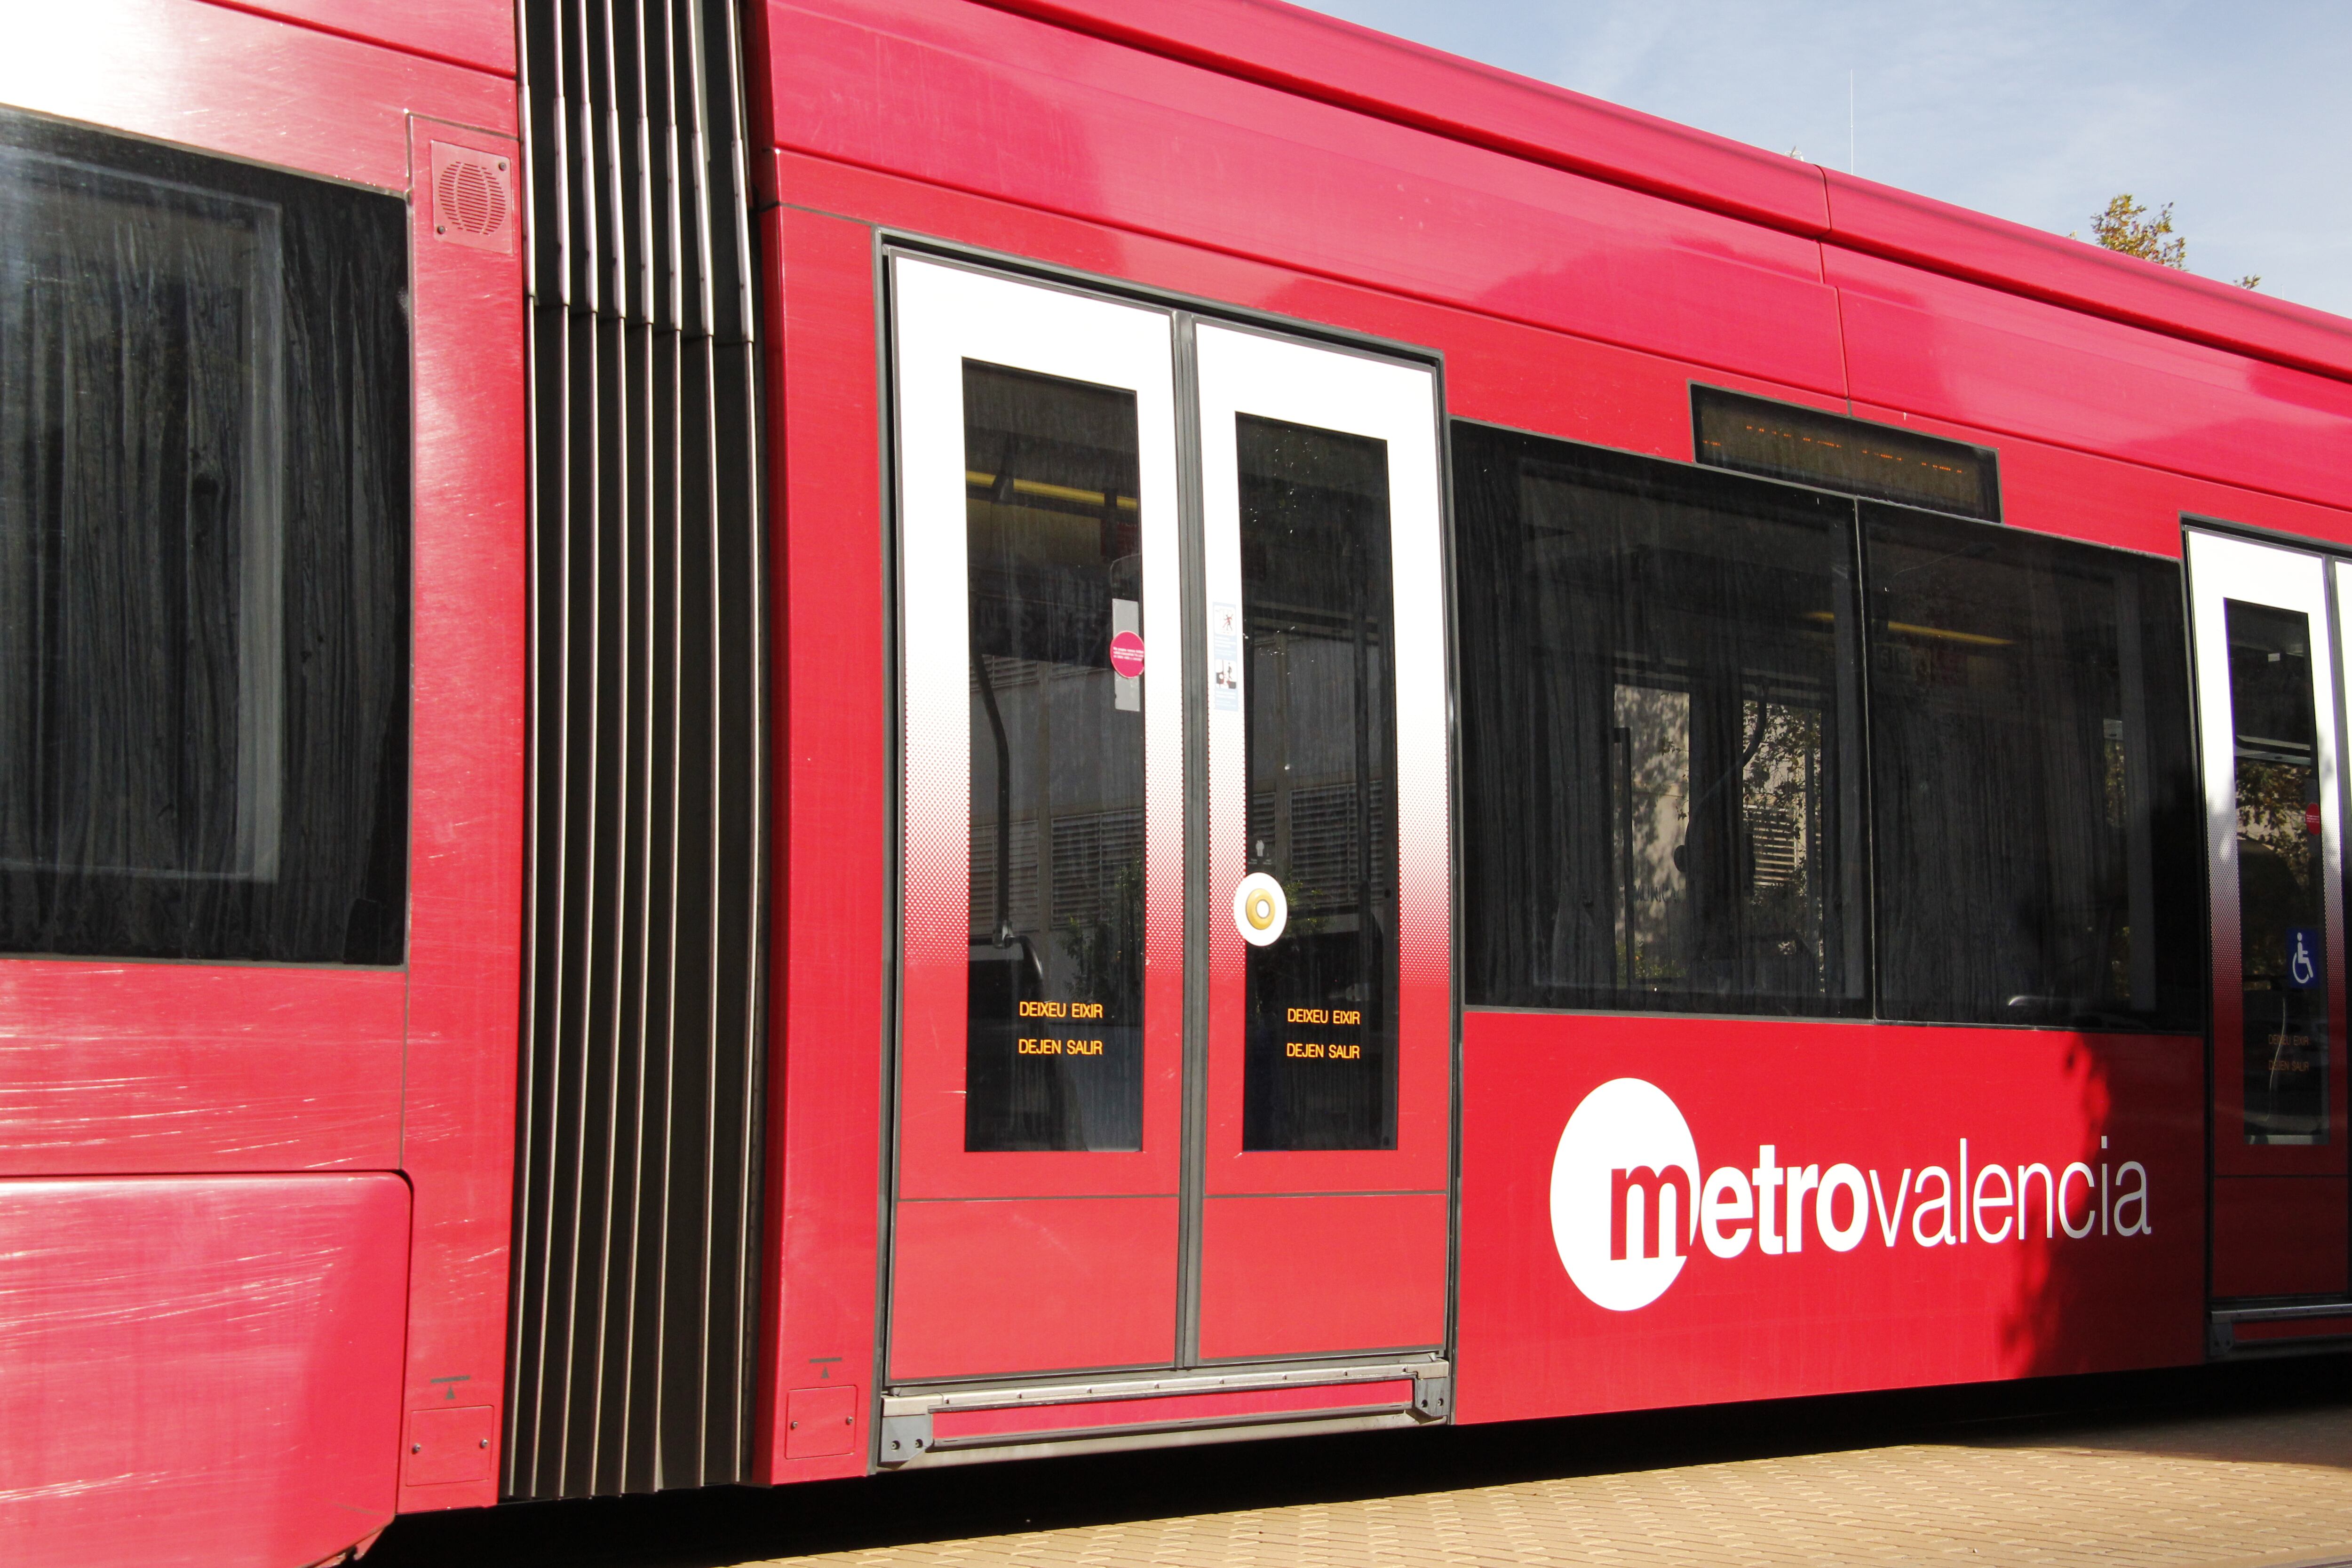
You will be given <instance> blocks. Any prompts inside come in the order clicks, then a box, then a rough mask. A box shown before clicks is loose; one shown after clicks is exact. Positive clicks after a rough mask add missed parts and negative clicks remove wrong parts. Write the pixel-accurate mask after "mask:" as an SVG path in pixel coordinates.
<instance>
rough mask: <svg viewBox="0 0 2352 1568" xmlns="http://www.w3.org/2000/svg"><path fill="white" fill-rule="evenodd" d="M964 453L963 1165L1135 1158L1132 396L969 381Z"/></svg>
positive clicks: (1139, 642)
mask: <svg viewBox="0 0 2352 1568" xmlns="http://www.w3.org/2000/svg"><path fill="white" fill-rule="evenodd" d="M963 443H964V447H963V449H964V483H965V486H966V498H965V502H964V510H965V519H966V521H965V528H966V536H965V539H966V542H965V550H966V552H967V556H966V560H967V563H966V574H967V579H968V581H969V583H970V584H971V587H970V601H969V605H970V607H969V615H970V618H971V736H972V753H971V985H970V996H971V1012H970V1016H969V1020H968V1023H967V1030H968V1034H967V1037H966V1042H965V1076H966V1098H965V1100H964V1147H965V1148H967V1149H972V1150H1016V1149H1139V1148H1140V1147H1142V1138H1143V867H1144V859H1143V700H1142V691H1141V687H1142V683H1143V680H1144V676H1143V675H1142V673H1141V671H1140V664H1139V659H1138V658H1137V655H1136V654H1135V653H1131V652H1129V651H1128V650H1129V649H1134V650H1139V649H1140V648H1141V647H1142V646H1143V637H1144V635H1145V634H1146V633H1147V632H1148V631H1150V629H1152V628H1149V627H1147V626H1145V625H1144V624H1143V587H1142V583H1143V570H1142V554H1141V550H1142V538H1141V521H1140V500H1139V474H1138V441H1137V433H1136V416H1135V395H1134V394H1133V393H1132V392H1129V391H1124V390H1115V389H1113V388H1109V387H1103V386H1090V385H1087V384H1085V383H1082V382H1076V381H1069V380H1066V379H1063V378H1059V377H1055V376H1045V375H1037V374H1032V373H1029V372H1025V371H1020V370H1014V369H1010V368H1008V367H1005V366H1003V365H992V364H988V363H983V362H981V361H978V360H971V359H967V360H965V361H964V362H963ZM1123 655H1124V662H1126V663H1129V664H1130V665H1133V666H1134V667H1135V668H1136V669H1137V673H1135V674H1132V675H1130V674H1126V673H1123V672H1122V669H1121V667H1120V663H1119V662H1115V661H1118V660H1120V659H1121V657H1122V656H1123Z"/></svg>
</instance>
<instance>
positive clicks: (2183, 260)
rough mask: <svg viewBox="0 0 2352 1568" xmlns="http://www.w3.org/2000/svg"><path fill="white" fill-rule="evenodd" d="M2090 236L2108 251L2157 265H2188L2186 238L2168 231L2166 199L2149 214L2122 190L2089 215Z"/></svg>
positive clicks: (2170, 227) (2184, 266) (2168, 205)
mask: <svg viewBox="0 0 2352 1568" xmlns="http://www.w3.org/2000/svg"><path fill="white" fill-rule="evenodd" d="M2091 237H2093V238H2094V239H2096V240H2097V241H2098V242H2099V243H2100V244H2101V245H2104V246H2105V247H2107V248H2108V249H2109V250H2120V251H2122V252H2123V253H2124V254H2125V255H2126V256H2137V257H2138V258H2141V259H2142V260H2144V261H2153V262H2155V263H2156V264H2157V265H2158V267H2178V268H2183V269H2186V268H2188V266H2189V241H2188V240H2187V239H2185V238H2183V237H2180V236H2179V235H2177V234H2174V233H2173V232H2172V204H2171V203H2170V202H2167V203H2165V204H2164V205H2163V206H2162V207H2161V208H2160V209H2158V212H2157V215H2156V216H2154V217H2150V216H2147V207H2146V206H2145V205H2141V204H2140V203H2139V202H2137V201H2135V200H2133V199H2132V195H2131V193H2130V192H2129V191H2126V192H2125V193H2124V194H2123V195H2119V196H2117V197H2116V198H2115V200H2113V201H2111V202H2109V203H2108V204H2107V210H2106V211H2105V212H2103V213H2095V214H2093V215H2092V217H2091Z"/></svg>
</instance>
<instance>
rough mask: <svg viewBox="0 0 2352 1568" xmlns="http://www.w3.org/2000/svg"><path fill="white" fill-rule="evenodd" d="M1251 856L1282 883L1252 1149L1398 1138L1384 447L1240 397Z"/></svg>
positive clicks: (1246, 1080)
mask: <svg viewBox="0 0 2352 1568" xmlns="http://www.w3.org/2000/svg"><path fill="white" fill-rule="evenodd" d="M1237 426H1238V427H1237V429H1236V431H1235V458H1236V462H1237V465H1238V468H1239V478H1240V483H1241V492H1242V493H1241V549H1242V633H1243V638H1244V646H1245V649H1246V657H1245V658H1244V660H1243V664H1242V668H1243V670H1244V675H1243V681H1244V704H1245V707H1246V710H1247V712H1248V714H1249V743H1248V752H1249V868H1250V869H1251V870H1252V871H1258V872H1264V873H1265V874H1266V875H1268V876H1271V877H1272V878H1274V879H1275V880H1276V881H1277V882H1279V883H1281V884H1282V888H1283V892H1284V896H1285V898H1286V900H1287V903H1288V907H1289V920H1288V921H1287V923H1286V924H1285V925H1284V926H1283V928H1282V934H1281V936H1280V937H1278V938H1276V940H1275V941H1273V942H1269V943H1266V944H1265V945H1264V946H1258V945H1255V944H1253V945H1251V946H1250V947H1249V949H1248V952H1247V956H1246V959H1245V963H1246V964H1247V989H1248V997H1249V1047H1248V1050H1247V1052H1246V1054H1245V1055H1244V1068H1243V1075H1242V1147H1243V1148H1244V1149H1392V1148H1394V1147H1395V1146H1396V1071H1397V1061H1396V953H1397V942H1396V916H1397V879H1396V829H1395V827H1394V826H1391V823H1392V822H1393V820H1394V819H1393V817H1392V816H1391V812H1390V809H1389V801H1390V781H1391V780H1392V779H1394V778H1395V777H1396V688H1395V681H1394V677H1393V671H1392V669H1391V659H1390V647H1391V616H1392V610H1391V606H1392V605H1393V603H1394V598H1395V595H1394V593H1393V590H1392V574H1391V566H1390V553H1389V455H1388V448H1387V447H1386V445H1385V444H1384V443H1382V442H1380V441H1376V440H1372V439H1370V438H1368V437H1362V436H1344V435H1339V434H1337V433H1335V432H1333V431H1329V430H1316V429H1310V428H1307V427H1306V426H1298V425H1286V424H1282V423H1280V422H1278V421H1276V420H1271V419H1260V418H1257V417H1255V416H1250V415H1243V416H1240V418H1239V420H1238V421H1237Z"/></svg>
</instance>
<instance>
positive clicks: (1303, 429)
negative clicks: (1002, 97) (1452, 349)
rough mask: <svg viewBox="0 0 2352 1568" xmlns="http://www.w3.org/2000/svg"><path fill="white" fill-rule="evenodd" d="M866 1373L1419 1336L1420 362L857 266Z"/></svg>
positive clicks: (1443, 834)
mask: <svg viewBox="0 0 2352 1568" xmlns="http://www.w3.org/2000/svg"><path fill="white" fill-rule="evenodd" d="M891 298H892V329H893V331H892V352H893V362H894V363H893V369H894V373H895V374H894V388H895V405H894V413H895V418H896V428H895V433H894V434H895V449H896V464H897V488H898V584H899V595H900V597H899V606H898V608H899V626H900V628H901V630H900V639H899V657H900V669H899V689H900V693H901V699H900V700H901V711H900V724H899V744H900V756H901V759H902V778H901V801H902V808H901V809H902V819H901V833H902V842H901V885H902V889H903V891H902V902H901V911H900V912H901V972H900V987H899V996H898V1100H897V1111H898V1121H897V1129H896V1133H897V1136H896V1142H895V1148H896V1169H895V1173H894V1189H895V1190H894V1193H893V1195H892V1201H891V1205H890V1207H891V1237H890V1249H889V1285H888V1300H889V1329H888V1349H887V1363H888V1369H889V1370H888V1376H889V1379H890V1381H891V1382H893V1383H897V1384H905V1383H910V1382H955V1381H960V1380H966V1379H1003V1378H1008V1377H1022V1376H1032V1375H1054V1374H1062V1373H1085V1372H1092V1371H1097V1370H1110V1369H1119V1368H1181V1367H1190V1366H1193V1365H1198V1364H1203V1363H1222V1364H1227V1365H1230V1364H1234V1363H1245V1362H1250V1361H1255V1360H1267V1359H1289V1358H1309V1359H1313V1358H1321V1357H1346V1356H1351V1355H1360V1354H1369V1353H1372V1352H1387V1351H1394V1350H1424V1349H1432V1348H1435V1347H1437V1346H1439V1345H1440V1344H1441V1343H1442V1342H1443V1341H1444V1308H1445V1286H1446V1254H1447V1225H1448V1198H1447V1190H1446V1184H1447V1170H1448V1159H1447V1152H1448V1149H1447V1139H1448V1136H1449V1134H1448V1126H1449V1122H1450V1117H1449V1114H1448V1104H1449V1102H1448V1094H1449V1084H1450V1065H1449V1064H1450V1056H1451V1052H1450V1031H1451V1023H1450V1005H1449V1000H1448V998H1449V995H1450V988H1451V982H1450V973H1449V970H1448V964H1449V962H1450V958H1449V955H1450V951H1451V934H1450V925H1449V921H1450V913H1449V910H1450V871H1449V865H1448V853H1449V851H1448V844H1449V838H1450V828H1449V819H1448V816H1447V804H1446V795H1445V790H1446V761H1445V759H1446V745H1445V719H1444V711H1445V709H1444V692H1445V685H1444V669H1445V657H1444V650H1445V641H1444V621H1443V616H1444V601H1443V590H1442V586H1441V584H1442V582H1443V556H1442V549H1441V543H1440V529H1439V500H1438V496H1439V489H1438V477H1437V473H1438V470H1437V438H1438V426H1437V409H1436V402H1435V387H1434V380H1433V376H1432V374H1430V373H1429V371H1428V370H1427V369H1426V368H1424V367H1422V366H1418V365H1413V364H1410V363H1401V362H1398V361H1393V360H1388V359H1381V358H1373V357H1366V356H1360V355H1356V354H1352V353H1340V352H1338V351H1334V350H1330V349H1327V348H1322V347H1318V346H1312V345H1308V344H1306V343H1302V342H1297V341H1293V340H1287V339H1283V338H1278V337H1272V336H1265V335H1261V334H1256V333H1252V332H1244V331H1234V330H1230V329H1227V328H1224V327H1220V326H1215V325H1212V324H1209V323H1205V322H1201V321H1195V320H1194V319H1192V317H1190V316H1189V315H1186V314H1183V313H1180V312H1175V311H1171V310H1159V309H1154V308H1151V307H1150V306H1146V305H1139V304H1132V303H1128V302H1123V301H1116V300H1104V299H1099V298H1095V297H1091V296H1088V295H1085V294H1082V293H1077V292H1074V291H1069V290H1064V289H1055V288H1051V287H1045V286H1041V285H1035V284H1030V283H1023V282H1015V281H1013V280H1010V279H1003V278H999V277H993V276H991V275H988V274H985V273H982V272H978V271H973V270H969V269H965V268H959V267H955V266H951V265H948V264H944V263H939V262H933V261H928V260H922V259H918V258H908V257H898V258H893V260H892V263H891Z"/></svg>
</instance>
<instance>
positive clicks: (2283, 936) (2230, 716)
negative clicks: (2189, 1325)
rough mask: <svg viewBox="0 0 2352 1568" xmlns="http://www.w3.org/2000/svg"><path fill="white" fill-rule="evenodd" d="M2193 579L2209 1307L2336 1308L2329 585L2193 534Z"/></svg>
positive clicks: (2308, 562)
mask: <svg viewBox="0 0 2352 1568" xmlns="http://www.w3.org/2000/svg"><path fill="white" fill-rule="evenodd" d="M2336 570H2337V572H2339V573H2341V572H2342V570H2343V569H2342V567H2340V566H2339V567H2337V568H2336ZM2328 573H2329V567H2328V563H2326V561H2324V560H2322V559H2321V558H2320V557H2318V556H2316V555H2311V554H2306V553H2304V552H2297V551H2293V550H2285V549H2280V548H2276V547H2273V546H2270V545H2264V544H2258V543H2254V542H2251V541H2247V540H2242V539H2234V538H2228V537H2223V536H2220V535H2215V534H2207V533H2198V532H2191V533H2190V534H2189V594H2190V614H2191V620H2192V623H2193V629H2194V632H2195V637H2196V649H2197V654H2196V658H2197V695H2198V707H2199V710H2200V716H2201V724H2200V732H2201V744H2202V755H2201V758H2200V763H2201V769H2202V772H2203V773H2204V785H2205V802H2206V815H2207V834H2208V850H2209V855H2210V887H2211V898H2212V914H2211V929H2212V933H2213V947H2212V966H2213V1073H2214V1079H2213V1086H2212V1095H2213V1122H2212V1125H2213V1144H2214V1148H2213V1172H2214V1178H2213V1217H2212V1225H2213V1255H2212V1268H2213V1276H2212V1293H2213V1295H2214V1296H2215V1297H2216V1298H2217V1299H2221V1300H2247V1299H2250V1298H2277V1297H2291V1296H2305V1297H2331V1298H2341V1297H2342V1296H2344V1295H2345V1294H2346V1291H2347V1256H2346V1251H2347V1212H2346V1161H2345V1147H2344V1141H2345V1123H2344V1118H2345V1075H2344V1059H2345V1056H2344V1043H2343V1039H2344V1024H2343V1019H2344V1005H2345V990H2344V982H2343V973H2344V934H2343V930H2344V923H2343V922H2344V899H2343V883H2342V853H2341V849H2340V845H2341V842H2342V840H2341V837H2340V836H2341V833H2342V809H2341V799H2340V795H2339V788H2340V785H2339V778H2338V766H2339V762H2338V759H2339V756H2340V751H2339V736H2340V730H2339V725H2338V711H2339V710H2338V705H2337V703H2338V699H2337V679H2336V632H2335V630H2334V619H2335V617H2333V616H2331V614H2330V603H2329V597H2330V596H2329V588H2330V583H2329V577H2328Z"/></svg>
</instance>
